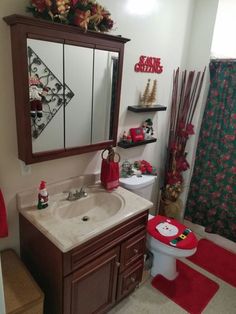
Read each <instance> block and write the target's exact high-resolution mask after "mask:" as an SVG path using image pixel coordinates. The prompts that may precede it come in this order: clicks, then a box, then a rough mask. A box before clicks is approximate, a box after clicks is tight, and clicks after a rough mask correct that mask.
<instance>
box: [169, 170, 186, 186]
mask: <svg viewBox="0 0 236 314" xmlns="http://www.w3.org/2000/svg"><path fill="white" fill-rule="evenodd" d="M166 182H167V184H170V185H173V184H176V183H182V182H183V177H182V175H181V174H180V173H178V172H175V173H173V172H168V173H167V180H166Z"/></svg>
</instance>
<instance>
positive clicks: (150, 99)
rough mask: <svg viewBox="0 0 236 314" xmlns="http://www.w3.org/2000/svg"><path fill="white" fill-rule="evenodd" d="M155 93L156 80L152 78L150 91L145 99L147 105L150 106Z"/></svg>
mask: <svg viewBox="0 0 236 314" xmlns="http://www.w3.org/2000/svg"><path fill="white" fill-rule="evenodd" d="M156 93H157V80H154V81H153V86H152V90H151V93H150V94H149V96H148V99H147V106H152V105H153V104H154V103H155V101H156Z"/></svg>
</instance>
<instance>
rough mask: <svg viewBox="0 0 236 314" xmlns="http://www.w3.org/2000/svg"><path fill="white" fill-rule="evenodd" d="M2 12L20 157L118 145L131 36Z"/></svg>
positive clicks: (42, 156)
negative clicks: (9, 47)
mask: <svg viewBox="0 0 236 314" xmlns="http://www.w3.org/2000/svg"><path fill="white" fill-rule="evenodd" d="M4 20H5V21H6V23H8V24H9V25H10V26H11V44H12V60H13V75H14V90H15V108H16V122H17V138H18V156H19V159H21V160H23V161H24V162H25V163H26V164H32V163H36V162H40V161H45V160H51V159H55V158H61V157H66V156H71V155H76V154H82V153H86V152H90V151H96V150H99V149H103V148H105V147H107V146H108V145H113V146H115V145H116V138H117V126H118V117H119V102H120V90H121V78H122V67H123V55H124V44H125V43H126V42H127V41H129V39H127V38H123V37H120V36H112V35H107V34H104V33H97V32H92V31H88V32H86V33H84V32H83V31H81V30H80V29H78V28H77V27H75V26H68V25H62V24H56V23H51V22H48V21H44V20H39V19H35V18H31V17H25V16H20V15H11V16H7V17H5V18H4Z"/></svg>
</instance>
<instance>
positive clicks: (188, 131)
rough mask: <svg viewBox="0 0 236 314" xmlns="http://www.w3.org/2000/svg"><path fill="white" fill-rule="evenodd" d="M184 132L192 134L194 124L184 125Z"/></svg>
mask: <svg viewBox="0 0 236 314" xmlns="http://www.w3.org/2000/svg"><path fill="white" fill-rule="evenodd" d="M186 132H187V133H188V135H193V134H194V125H193V124H191V123H188V124H187V125H186Z"/></svg>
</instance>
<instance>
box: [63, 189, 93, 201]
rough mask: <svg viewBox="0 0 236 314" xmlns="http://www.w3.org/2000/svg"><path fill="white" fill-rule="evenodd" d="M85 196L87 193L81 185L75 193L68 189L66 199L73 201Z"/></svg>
mask: <svg viewBox="0 0 236 314" xmlns="http://www.w3.org/2000/svg"><path fill="white" fill-rule="evenodd" d="M86 196H88V193H86V192H85V190H84V187H83V186H82V187H81V188H80V190H79V191H78V190H75V193H73V192H72V191H70V192H69V194H68V196H67V198H66V199H67V201H75V200H79V199H80V198H82V197H86Z"/></svg>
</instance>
